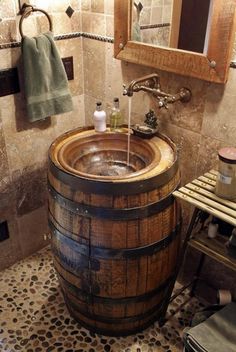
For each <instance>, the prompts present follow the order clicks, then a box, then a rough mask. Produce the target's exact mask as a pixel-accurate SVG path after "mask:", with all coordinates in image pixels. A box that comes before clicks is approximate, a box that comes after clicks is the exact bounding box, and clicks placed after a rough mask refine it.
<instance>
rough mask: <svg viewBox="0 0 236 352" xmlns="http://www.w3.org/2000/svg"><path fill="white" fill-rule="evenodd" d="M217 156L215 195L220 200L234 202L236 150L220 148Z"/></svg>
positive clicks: (235, 192) (235, 197)
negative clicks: (220, 198)
mask: <svg viewBox="0 0 236 352" xmlns="http://www.w3.org/2000/svg"><path fill="white" fill-rule="evenodd" d="M218 156H219V173H218V176H217V180H216V188H215V194H216V195H217V196H219V197H222V198H226V199H232V200H234V199H235V200H236V148H234V147H225V148H222V149H220V150H219V152H218Z"/></svg>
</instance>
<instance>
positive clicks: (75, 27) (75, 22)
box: [71, 11, 82, 32]
mask: <svg viewBox="0 0 236 352" xmlns="http://www.w3.org/2000/svg"><path fill="white" fill-rule="evenodd" d="M71 28H72V32H81V31H82V25H81V12H79V11H76V12H74V13H73V15H72V17H71Z"/></svg>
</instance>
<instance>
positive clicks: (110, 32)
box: [106, 15, 114, 37]
mask: <svg viewBox="0 0 236 352" xmlns="http://www.w3.org/2000/svg"><path fill="white" fill-rule="evenodd" d="M106 35H107V36H108V37H114V17H113V16H110V15H108V16H106Z"/></svg>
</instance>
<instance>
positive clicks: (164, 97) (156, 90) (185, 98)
mask: <svg viewBox="0 0 236 352" xmlns="http://www.w3.org/2000/svg"><path fill="white" fill-rule="evenodd" d="M141 90H142V91H144V92H147V93H151V94H152V95H153V96H154V97H155V98H156V99H157V100H158V105H159V108H162V107H165V108H168V104H173V103H175V102H176V101H178V100H179V101H181V102H183V103H186V102H189V101H190V99H191V97H192V93H191V91H190V89H188V88H181V89H180V90H179V92H177V93H176V94H174V95H173V94H169V93H166V92H164V91H162V90H161V84H160V77H159V75H158V74H157V73H152V74H150V75H146V76H143V77H140V78H138V79H134V80H133V81H132V82H131V83H130V84H129V85H128V87H126V86H124V90H123V95H127V96H129V97H132V96H133V94H134V93H135V92H139V91H141Z"/></svg>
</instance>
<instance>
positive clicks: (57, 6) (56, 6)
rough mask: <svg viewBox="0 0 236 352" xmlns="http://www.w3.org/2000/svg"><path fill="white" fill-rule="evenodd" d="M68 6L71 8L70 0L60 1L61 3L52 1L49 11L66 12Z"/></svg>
mask: <svg viewBox="0 0 236 352" xmlns="http://www.w3.org/2000/svg"><path fill="white" fill-rule="evenodd" d="M39 1H40V0H39ZM68 6H70V0H60V1H53V0H51V1H50V6H49V10H50V11H51V12H65V11H66V9H67V7H68Z"/></svg>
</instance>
